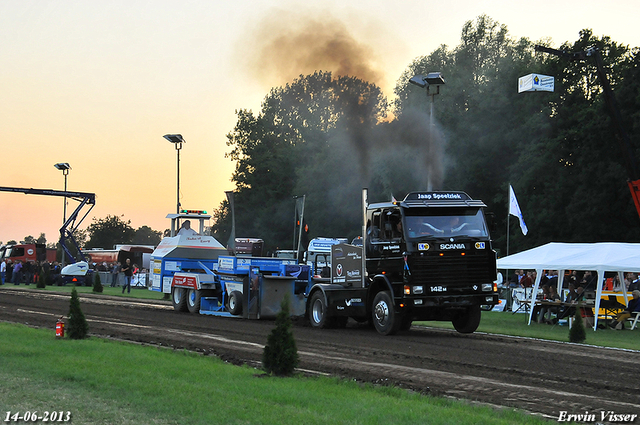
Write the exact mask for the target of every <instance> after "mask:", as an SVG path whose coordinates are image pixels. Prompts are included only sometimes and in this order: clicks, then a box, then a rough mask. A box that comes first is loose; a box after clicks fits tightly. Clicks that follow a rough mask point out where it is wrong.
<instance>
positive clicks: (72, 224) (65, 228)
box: [0, 186, 96, 262]
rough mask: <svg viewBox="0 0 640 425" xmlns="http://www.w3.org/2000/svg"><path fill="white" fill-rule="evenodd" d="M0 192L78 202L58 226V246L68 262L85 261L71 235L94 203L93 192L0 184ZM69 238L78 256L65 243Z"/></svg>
mask: <svg viewBox="0 0 640 425" xmlns="http://www.w3.org/2000/svg"><path fill="white" fill-rule="evenodd" d="M0 192H17V193H24V194H26V195H45V196H62V197H65V198H71V199H74V200H76V201H78V202H79V203H80V204H79V205H78V207H77V208H76V209H75V211H73V213H71V214H70V215H69V218H67V220H66V221H65V222H64V224H63V225H62V227H61V228H60V246H61V247H62V250H63V251H64V253H65V255H66V256H67V258H68V260H69V262H74V261H76V260H77V261H85V257H84V255H83V254H82V251H81V250H80V247H79V246H78V243H77V242H76V239H75V238H74V237H73V233H74V232H75V231H76V230H77V229H78V227H79V226H80V224H81V223H82V221H83V220H84V219H85V218H86V217H87V215H88V214H89V212H90V211H91V210H92V209H93V207H94V206H95V204H96V195H95V193H87V192H72V191H66V190H54V189H34V188H21V187H4V186H0ZM86 205H89V206H90V207H89V209H88V210H87V212H85V213H84V215H82V218H80V219H79V220H78V216H79V214H80V211H81V210H82V209H83V208H84V207H85V206H86ZM67 240H70V241H71V242H72V243H73V246H75V248H76V250H77V252H78V258H74V256H73V254H72V253H71V251H70V250H69V247H68V246H67V244H66V241H67Z"/></svg>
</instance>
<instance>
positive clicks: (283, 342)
mask: <svg viewBox="0 0 640 425" xmlns="http://www.w3.org/2000/svg"><path fill="white" fill-rule="evenodd" d="M291 328H292V324H291V316H290V313H289V295H285V297H284V299H283V300H282V303H281V304H280V312H279V313H278V315H277V316H276V327H275V328H274V329H273V330H272V331H271V333H270V334H269V337H268V338H267V345H266V346H265V347H264V351H263V353H262V366H263V367H264V370H265V371H267V373H270V374H272V375H276V376H290V375H292V374H293V371H294V370H295V368H296V366H298V361H299V359H298V348H297V347H296V341H295V339H294V337H293V332H292V331H291Z"/></svg>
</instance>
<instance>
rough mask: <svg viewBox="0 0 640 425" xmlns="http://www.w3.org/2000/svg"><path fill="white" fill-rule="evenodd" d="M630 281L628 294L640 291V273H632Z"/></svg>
mask: <svg viewBox="0 0 640 425" xmlns="http://www.w3.org/2000/svg"><path fill="white" fill-rule="evenodd" d="M630 280H631V283H629V288H628V289H627V292H633V291H635V290H640V279H638V273H631V277H630Z"/></svg>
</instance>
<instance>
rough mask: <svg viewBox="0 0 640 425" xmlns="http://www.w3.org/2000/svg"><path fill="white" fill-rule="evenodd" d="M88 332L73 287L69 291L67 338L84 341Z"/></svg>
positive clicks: (87, 326) (85, 320)
mask: <svg viewBox="0 0 640 425" xmlns="http://www.w3.org/2000/svg"><path fill="white" fill-rule="evenodd" d="M88 332H89V325H88V323H87V319H86V318H85V317H84V313H83V312H82V309H81V308H80V299H79V298H78V291H76V288H75V286H74V287H73V289H72V290H71V302H70V304H69V338H71V339H84V338H86V337H87V334H88Z"/></svg>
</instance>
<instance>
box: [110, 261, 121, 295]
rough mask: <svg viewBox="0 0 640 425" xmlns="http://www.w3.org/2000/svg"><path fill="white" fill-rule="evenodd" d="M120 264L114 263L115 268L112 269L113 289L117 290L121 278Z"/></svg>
mask: <svg viewBox="0 0 640 425" xmlns="http://www.w3.org/2000/svg"><path fill="white" fill-rule="evenodd" d="M120 268H121V266H120V262H119V261H118V262H117V263H113V268H112V269H111V285H110V286H111V287H112V288H115V287H116V286H118V277H119V276H120Z"/></svg>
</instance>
